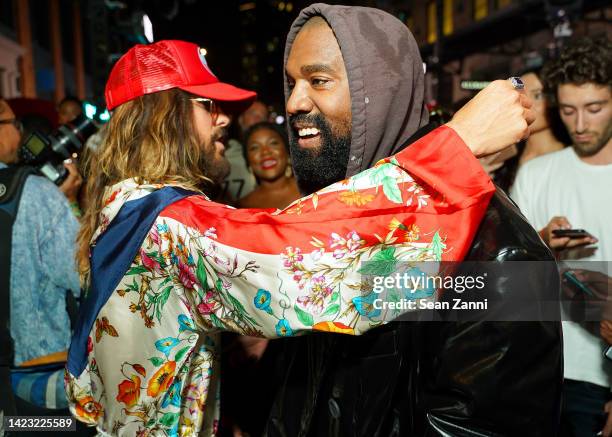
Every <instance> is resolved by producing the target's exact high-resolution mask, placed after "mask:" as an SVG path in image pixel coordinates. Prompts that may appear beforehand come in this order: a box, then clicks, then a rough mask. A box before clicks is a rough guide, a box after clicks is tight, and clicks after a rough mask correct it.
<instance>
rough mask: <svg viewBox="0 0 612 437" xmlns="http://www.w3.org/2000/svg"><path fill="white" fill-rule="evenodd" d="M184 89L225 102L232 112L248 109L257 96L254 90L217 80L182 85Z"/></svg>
mask: <svg viewBox="0 0 612 437" xmlns="http://www.w3.org/2000/svg"><path fill="white" fill-rule="evenodd" d="M180 88H181V89H182V90H183V91H187V92H188V93H192V94H195V95H196V96H200V97H206V98H209V99H213V100H215V101H217V102H222V103H225V104H226V105H224V106H227V107H228V109H229V110H231V111H232V112H234V111H236V112H242V111H244V110H245V109H247V108H248V107H249V106H250V105H251V103H253V101H254V100H255V98H256V97H257V93H255V92H254V91H249V90H244V89H242V88H238V87H235V86H233V85H230V84H228V83H223V82H217V83H211V84H208V85H194V86H184V87H180Z"/></svg>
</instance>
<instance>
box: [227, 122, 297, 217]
mask: <svg viewBox="0 0 612 437" xmlns="http://www.w3.org/2000/svg"><path fill="white" fill-rule="evenodd" d="M245 153H246V161H247V164H248V165H249V167H250V168H251V170H252V171H253V173H254V174H255V178H256V179H257V182H258V186H257V188H255V190H253V191H252V192H251V193H249V194H248V195H247V196H246V197H243V198H242V199H240V200H239V202H238V205H239V207H240V208H278V209H283V208H285V207H286V206H288V205H289V204H290V203H291V202H293V201H294V200H297V199H299V198H300V192H299V190H298V187H297V183H296V181H295V178H294V177H293V172H292V171H291V163H290V161H289V149H288V146H287V139H286V134H285V132H283V131H282V130H281V128H279V127H278V126H277V125H275V124H272V123H268V122H265V121H264V122H261V123H257V124H256V125H254V126H253V127H251V129H249V131H248V132H247V134H246V147H245Z"/></svg>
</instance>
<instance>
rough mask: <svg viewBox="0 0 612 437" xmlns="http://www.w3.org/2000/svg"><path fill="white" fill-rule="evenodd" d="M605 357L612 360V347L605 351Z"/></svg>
mask: <svg viewBox="0 0 612 437" xmlns="http://www.w3.org/2000/svg"><path fill="white" fill-rule="evenodd" d="M603 354H604V357H606V358H607V359H609V360H612V346H608V347H607V348H606V349H605V350H604V353H603Z"/></svg>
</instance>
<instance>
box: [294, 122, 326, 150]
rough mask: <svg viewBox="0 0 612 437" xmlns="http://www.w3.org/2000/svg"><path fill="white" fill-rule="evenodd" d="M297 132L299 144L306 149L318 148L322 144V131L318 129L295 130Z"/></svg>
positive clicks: (302, 128) (304, 128)
mask: <svg viewBox="0 0 612 437" xmlns="http://www.w3.org/2000/svg"><path fill="white" fill-rule="evenodd" d="M294 129H295V130H296V132H297V137H298V144H299V146H300V147H302V148H305V149H311V148H317V147H319V144H320V137H321V131H320V130H319V129H318V128H316V127H301V128H297V127H296V128H294Z"/></svg>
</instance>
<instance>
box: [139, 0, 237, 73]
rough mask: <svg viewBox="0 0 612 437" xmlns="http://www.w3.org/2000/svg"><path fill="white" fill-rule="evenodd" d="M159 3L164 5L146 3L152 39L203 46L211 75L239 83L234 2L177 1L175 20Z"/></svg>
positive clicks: (229, 0) (226, 0)
mask: <svg viewBox="0 0 612 437" xmlns="http://www.w3.org/2000/svg"><path fill="white" fill-rule="evenodd" d="M160 3H161V4H162V5H163V4H164V2H147V3H146V5H145V10H146V12H147V13H148V14H149V16H150V18H151V21H152V22H153V32H154V36H155V40H160V39H182V40H186V41H190V42H194V43H196V44H198V45H199V46H200V47H205V48H206V49H207V51H208V55H207V60H208V63H209V64H210V66H211V68H212V70H213V72H215V74H216V75H217V76H219V77H220V78H221V79H222V80H224V81H227V82H236V83H237V82H239V79H240V72H239V68H240V17H239V15H238V14H239V9H238V7H239V5H238V1H237V0H222V1H195V2H193V3H191V4H189V3H190V2H179V8H178V13H177V14H176V16H174V17H172V16H171V13H169V11H166V10H164V9H162V8H161V7H160ZM166 3H172V2H166ZM169 16H170V18H171V19H169Z"/></svg>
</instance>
